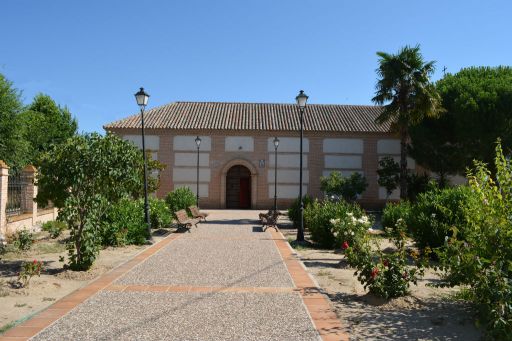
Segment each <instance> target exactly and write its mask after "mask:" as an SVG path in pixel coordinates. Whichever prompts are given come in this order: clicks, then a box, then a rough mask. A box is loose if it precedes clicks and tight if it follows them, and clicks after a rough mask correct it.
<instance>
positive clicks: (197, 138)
mask: <svg viewBox="0 0 512 341" xmlns="http://www.w3.org/2000/svg"><path fill="white" fill-rule="evenodd" d="M195 141H196V146H197V175H196V179H197V185H196V206H197V207H198V208H199V146H200V145H201V138H200V137H199V136H198V137H196V139H195Z"/></svg>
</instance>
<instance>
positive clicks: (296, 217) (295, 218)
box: [288, 195, 313, 228]
mask: <svg viewBox="0 0 512 341" xmlns="http://www.w3.org/2000/svg"><path fill="white" fill-rule="evenodd" d="M302 202H303V204H304V211H305V210H306V207H308V206H309V205H311V203H312V202H313V198H312V197H311V196H309V195H305V196H303V197H302ZM288 218H289V219H290V221H291V222H292V223H293V227H295V228H298V227H299V225H300V199H299V198H297V199H295V201H294V202H293V204H292V206H291V207H290V208H289V209H288ZM305 224H306V223H305V222H304V228H306V225H305Z"/></svg>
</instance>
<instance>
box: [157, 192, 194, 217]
mask: <svg viewBox="0 0 512 341" xmlns="http://www.w3.org/2000/svg"><path fill="white" fill-rule="evenodd" d="M165 202H166V203H167V206H169V209H170V210H171V212H172V214H175V213H176V212H178V211H179V210H187V208H188V207H189V206H192V205H195V204H196V196H195V195H194V193H193V192H192V191H191V190H190V188H188V187H179V188H176V189H175V190H174V191H172V192H171V193H169V194H167V197H166V198H165ZM187 212H188V211H187Z"/></svg>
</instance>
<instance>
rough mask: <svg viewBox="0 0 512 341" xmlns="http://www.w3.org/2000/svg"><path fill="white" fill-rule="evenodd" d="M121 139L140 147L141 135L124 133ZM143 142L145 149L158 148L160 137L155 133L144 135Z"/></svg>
mask: <svg viewBox="0 0 512 341" xmlns="http://www.w3.org/2000/svg"><path fill="white" fill-rule="evenodd" d="M123 139H125V140H126V141H130V142H131V143H133V144H134V145H135V146H137V147H138V148H140V149H142V135H124V136H123ZM144 142H145V143H146V150H158V149H159V148H160V137H159V136H157V135H146V136H144Z"/></svg>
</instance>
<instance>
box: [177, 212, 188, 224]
mask: <svg viewBox="0 0 512 341" xmlns="http://www.w3.org/2000/svg"><path fill="white" fill-rule="evenodd" d="M176 218H177V219H178V222H180V223H184V222H186V221H187V220H188V215H187V211H185V210H179V211H177V212H176Z"/></svg>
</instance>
